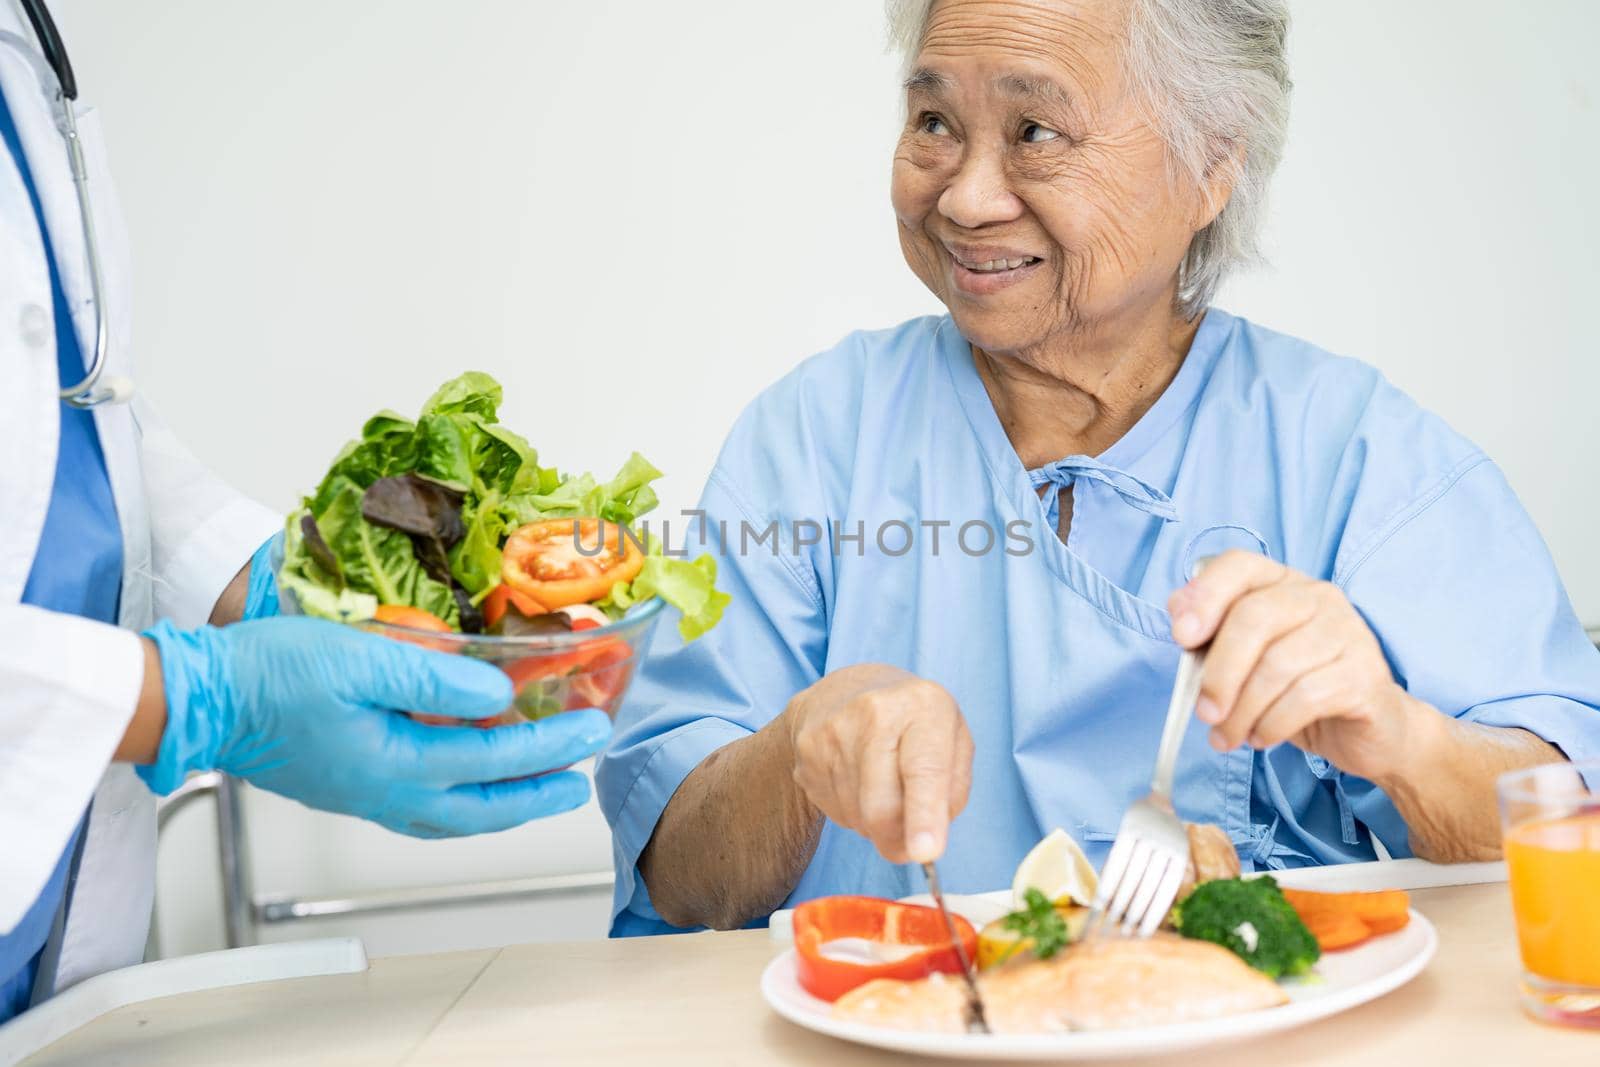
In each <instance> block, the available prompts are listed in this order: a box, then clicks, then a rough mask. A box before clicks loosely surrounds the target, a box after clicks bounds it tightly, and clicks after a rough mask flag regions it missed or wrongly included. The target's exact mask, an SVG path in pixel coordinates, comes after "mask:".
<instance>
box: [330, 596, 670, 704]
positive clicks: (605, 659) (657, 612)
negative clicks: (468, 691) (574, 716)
mask: <svg viewBox="0 0 1600 1067" xmlns="http://www.w3.org/2000/svg"><path fill="white" fill-rule="evenodd" d="M665 606H666V602H665V601H663V600H661V599H660V598H659V597H653V598H651V599H650V600H647V601H645V602H644V603H642V604H638V605H636V606H635V607H634V608H633V609H632V610H630V611H629V612H628V614H627V615H625V616H624V617H623V618H621V619H619V620H617V621H616V622H613V623H610V624H609V625H606V626H598V627H594V628H593V629H588V630H568V631H562V632H560V633H549V634H527V635H516V636H499V635H495V634H462V633H440V632H437V631H434V630H420V629H415V628H413V627H410V626H400V625H397V624H395V623H387V622H378V621H376V620H368V621H366V622H360V623H356V624H355V625H357V626H359V627H361V628H362V629H364V630H367V631H368V632H370V633H375V634H381V635H382V636H384V637H388V638H392V639H393V640H396V641H406V642H409V643H411V644H414V645H420V646H422V647H423V648H430V649H434V650H435V651H438V652H449V653H453V654H455V655H459V656H471V657H472V658H473V659H478V660H483V661H484V662H485V663H492V664H494V665H495V666H496V667H499V668H500V669H501V670H502V671H504V672H505V673H506V676H507V677H508V678H510V679H511V685H512V690H513V692H514V693H515V694H516V695H515V697H514V698H513V699H512V702H511V706H510V707H508V708H506V710H505V711H503V712H501V713H500V714H499V715H496V716H493V717H491V718H487V719H475V720H461V719H453V718H449V717H446V716H439V715H428V714H423V713H418V712H414V713H412V718H414V719H417V720H418V721H420V722H425V723H430V724H433V725H455V724H460V725H470V726H481V727H490V726H505V725H508V724H513V723H519V722H524V721H533V720H537V719H542V718H545V717H546V716H549V715H554V714H556V713H558V712H562V711H573V710H575V709H577V708H599V709H600V710H601V711H603V712H605V713H606V714H607V715H609V716H611V717H612V718H615V717H616V714H617V711H618V710H619V709H620V708H621V706H622V698H623V695H624V694H625V693H627V691H628V684H629V683H630V682H632V681H633V672H634V668H635V667H637V666H638V663H639V661H640V659H642V658H643V656H644V654H645V650H646V649H647V648H648V647H649V644H650V635H651V633H652V632H654V630H655V627H656V621H657V620H658V619H659V618H660V616H661V609H662V608H664V607H665Z"/></svg>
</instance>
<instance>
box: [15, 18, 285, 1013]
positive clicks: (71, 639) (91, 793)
mask: <svg viewBox="0 0 1600 1067" xmlns="http://www.w3.org/2000/svg"><path fill="white" fill-rule="evenodd" d="M70 29H71V27H70V26H68V27H65V28H64V31H63V36H64V37H66V38H68V39H69V40H70V37H71V33H70ZM54 84H55V78H54V75H53V74H51V73H50V71H49V68H48V66H47V65H46V64H45V63H44V60H43V57H42V56H41V55H40V53H39V51H38V48H37V43H36V41H35V40H34V38H33V35H32V32H31V30H29V29H28V28H27V22H26V19H25V17H24V16H23V14H22V12H21V9H20V7H19V6H18V5H17V4H16V3H15V0H0V89H3V91H4V93H5V99H6V103H7V104H8V106H9V107H10V110H11V114H12V117H13V120H14V121H15V123H16V126H17V132H18V135H19V137H20V139H21V142H22V145H23V149H24V151H25V153H26V155H27V157H28V163H29V167H30V169H31V170H32V172H33V177H34V181H35V183H36V185H37V187H38V190H39V196H40V201H41V203H42V204H43V208H44V214H45V217H46V223H47V226H48V229H49V231H50V237H51V242H52V244H53V246H54V248H55V253H56V259H57V263H58V264H59V269H60V272H61V278H62V284H63V286H64V288H65V290H66V293H67V297H68V300H69V303H70V304H71V306H72V308H73V321H74V325H75V326H76V328H77V331H78V337H79V341H80V343H81V344H82V346H83V350H84V352H85V353H86V358H87V353H90V352H92V351H93V337H94V323H95V316H94V308H93V306H92V304H91V301H90V296H89V282H88V277H87V273H86V265H85V259H84V252H83V247H84V246H83V237H82V231H81V226H80V219H79V214H78V204H77V199H76V196H75V194H74V191H73V186H72V178H71V174H70V171H69V169H68V165H67V159H66V150H65V148H64V146H63V142H62V140H61V137H60V135H59V133H58V132H57V130H56V128H55V120H54V117H53V114H52V111H51V107H50V97H49V96H47V95H46V94H47V90H46V88H45V86H50V87H52V88H53V86H54ZM78 114H79V118H78V126H79V129H80V131H81V133H82V136H83V140H84V144H85V149H86V152H87V156H88V166H89V171H90V190H91V195H92V199H93V205H94V211H95V217H96V225H97V228H98V234H99V238H100V248H101V257H102V259H103V261H104V271H105V284H106V288H107V304H108V306H109V309H110V313H111V339H112V344H111V360H112V362H111V364H110V366H109V367H108V369H107V370H108V373H110V374H122V375H127V376H129V377H132V376H133V368H132V365H131V362H130V359H129V357H130V353H131V351H132V347H131V343H130V342H131V335H130V333H129V320H130V317H129V311H130V304H131V289H130V284H129V272H128V255H127V238H126V233H125V231H124V228H123V225H122V219H121V217H120V213H119V211H118V209H117V200H116V196H115V193H114V190H113V189H112V187H111V179H110V174H109V173H108V171H107V169H106V161H105V155H104V151H103V145H102V142H101V138H100V128H99V121H98V116H97V115H96V113H95V111H94V109H93V108H92V107H90V106H88V105H87V104H86V103H85V102H83V101H81V100H80V102H79V111H78ZM51 308H52V301H51V292H50V277H49V271H48V268H47V265H46V261H45V254H44V247H43V244H42V243H41V241H40V239H39V230H38V226H37V224H36V222H35V216H34V212H33V208H32V206H31V205H30V203H29V201H28V196H27V191H26V189H25V187H24V186H23V183H22V180H21V177H20V175H19V174H18V173H17V171H16V169H15V168H14V167H13V166H12V165H11V160H10V158H9V155H8V154H5V153H3V152H0V851H3V854H4V857H5V858H4V862H3V863H0V931H9V930H11V929H12V928H13V927H14V926H15V925H16V924H17V922H18V921H19V920H20V919H21V918H22V916H23V914H24V913H25V912H26V911H27V910H28V908H29V906H30V905H31V904H32V903H33V901H34V900H35V898H36V897H37V896H38V894H39V892H40V890H41V888H42V887H43V886H44V884H45V881H46V880H47V878H48V877H49V875H50V872H51V870H52V869H53V868H54V866H55V863H56V861H57V859H58V858H59V856H60V855H61V852H62V849H63V847H64V846H65V844H66V842H67V840H68V838H69V837H70V836H71V833H72V829H73V827H74V826H76V825H77V823H78V821H79V820H80V819H81V818H82V816H83V812H84V809H85V807H86V806H87V805H88V804H89V801H90V798H91V797H93V799H94V806H93V809H92V816H91V818H90V821H89V826H88V836H87V838H86V843H85V846H84V853H83V858H82V861H81V866H80V869H79V876H78V882H77V888H76V892H75V894H74V896H73V899H72V904H71V910H70V912H69V919H68V924H67V928H66V933H65V937H64V939H63V941H62V948H61V955H60V960H59V964H58V970H57V982H56V988H57V989H61V988H65V987H67V986H69V985H72V984H73V983H75V982H77V981H80V980H82V979H83V978H86V977H89V976H90V975H93V974H97V973H99V972H101V971H104V970H108V969H110V968H113V967H119V966H124V965H127V964H130V963H136V962H138V961H139V959H140V956H141V955H142V952H143V947H144V941H145V936H146V932H147V930H148V926H149V918H150V909H151V903H152V899H153V897H154V874H155V805H154V798H153V797H152V796H151V795H150V792H149V791H148V790H147V789H146V788H145V787H144V784H143V783H142V782H141V781H140V780H139V779H138V778H137V777H136V776H135V775H134V773H133V771H132V769H131V768H130V767H128V766H126V765H124V764H112V763H111V754H112V752H113V751H114V749H115V748H116V745H117V742H118V740H119V739H120V738H121V736H122V732H123V730H124V728H125V727H126V725H127V722H128V720H129V718H130V717H131V715H132V711H133V708H134V704H135V700H136V697H137V694H138V692H139V688H140V684H141V682H142V679H143V676H144V665H143V658H142V652H141V650H140V645H139V641H138V639H137V637H136V635H135V633H134V632H133V631H135V630H137V629H140V628H142V627H145V626H148V625H149V624H150V623H151V622H153V621H154V620H156V619H158V618H170V619H172V620H174V621H175V622H176V623H178V624H179V625H183V626H194V625H199V624H201V623H204V622H205V621H206V619H207V618H208V617H209V615H210V613H211V609H212V606H213V605H214V604H215V603H216V600H217V597H218V596H219V595H220V594H221V592H222V590H223V589H224V588H225V587H226V585H227V584H228V582H229V581H230V580H231V579H232V577H233V576H234V574H235V573H237V572H238V570H239V568H240V567H241V566H242V565H243V564H244V563H245V562H246V561H247V560H248V559H249V557H250V554H251V553H252V552H253V551H254V550H255V549H256V547H257V546H259V545H260V544H261V543H262V541H264V540H265V539H266V538H267V537H269V536H271V534H272V532H273V531H274V530H275V529H276V528H277V527H278V525H279V522H280V519H279V518H278V517H277V516H276V515H274V514H273V513H272V512H270V511H268V510H267V509H265V508H263V507H261V506H260V505H258V504H256V503H254V502H252V501H250V500H248V499H246V498H244V497H242V496H240V495H239V494H237V493H235V492H233V491H232V490H230V489H229V488H228V487H227V486H225V485H223V484H222V483H221V482H220V481H218V480H217V479H216V478H215V477H214V476H213V475H212V474H210V473H209V472H208V471H207V470H206V469H205V468H204V467H203V466H201V465H200V464H199V463H198V462H197V461H196V460H195V459H194V458H193V457H192V456H191V455H190V454H189V453H187V452H186V451H185V450H184V449H183V448H182V447H181V446H179V445H178V443H177V442H176V441H175V440H174V439H173V438H172V436H171V435H170V434H169V433H168V432H167V431H166V430H165V429H164V428H163V427H162V426H161V425H160V424H159V423H158V422H157V421H156V420H155V418H154V415H153V414H152V413H151V411H150V410H149V408H148V406H146V405H145V404H144V403H143V402H142V401H140V400H136V401H135V402H134V404H133V405H132V406H129V405H117V406H102V407H100V408H98V409H96V411H95V425H96V427H97V428H98V430H99V434H100V443H101V448H102V450H103V452H104V454H105V459H106V466H107V470H108V473H109V475H110V479H111V488H112V493H113V495H114V497H115V499H116V505H117V515H118V519H119V522H120V524H121V527H122V542H123V552H124V559H125V562H124V570H123V578H122V600H121V618H120V623H121V627H120V628H119V627H116V626H109V625H103V624H101V623H96V622H90V621H87V620H84V619H78V618H73V617H71V616H66V615H60V614H56V613H52V612H46V611H42V610H40V609H37V608H32V607H27V606H23V605H22V604H21V603H20V600H21V596H22V590H23V586H24V584H25V583H26V582H27V579H28V574H29V571H30V570H31V568H32V565H33V559H34V556H35V553H36V552H37V550H38V547H39V537H40V531H41V529H42V528H43V525H44V518H45V509H46V508H47V507H48V505H49V500H50V492H51V486H52V481H53V478H54V473H55V462H56V447H57V441H58V435H59V431H60V408H61V404H60V401H59V400H58V399H57V396H56V390H57V367H56V356H55V338H54V330H53V322H54V319H53V315H52V311H51ZM197 370H198V368H197ZM108 767H109V769H108Z"/></svg>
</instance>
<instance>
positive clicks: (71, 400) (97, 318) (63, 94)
mask: <svg viewBox="0 0 1600 1067" xmlns="http://www.w3.org/2000/svg"><path fill="white" fill-rule="evenodd" d="M22 9H23V11H24V12H26V13H27V16H28V21H29V22H30V23H32V24H33V32H34V34H35V35H36V36H37V37H38V38H39V48H40V49H41V50H42V51H43V52H44V58H45V61H46V62H48V63H49V64H50V69H51V70H53V71H55V75H56V97H55V105H56V117H57V119H58V123H57V128H58V129H59V130H60V131H61V137H62V139H63V140H65V141H66V143H67V160H68V162H69V163H70V164H71V166H72V185H73V188H74V189H76V190H77V193H78V215H79V217H81V218H82V219H83V246H84V255H85V257H86V258H87V259H88V262H89V291H90V294H91V295H92V296H93V298H94V358H93V359H91V360H90V361H89V369H88V372H87V373H86V374H84V376H83V380H82V381H80V382H78V383H77V384H76V385H70V386H67V387H66V388H65V389H62V390H61V399H62V401H63V402H65V403H67V404H70V405H72V406H73V407H75V408H92V407H97V406H99V405H100V404H122V403H126V402H127V401H129V400H131V399H132V398H133V383H132V382H130V381H129V380H128V379H126V378H123V377H119V376H116V375H111V376H105V378H104V381H102V380H101V379H102V376H103V375H104V372H105V368H106V352H107V351H108V350H109V349H110V347H111V324H110V322H109V321H108V319H107V316H106V294H105V283H104V281H103V279H102V277H101V272H100V243H99V242H98V241H97V240H96V239H95V232H94V211H93V210H92V209H91V208H90V206H89V168H88V166H87V165H86V164H85V163H84V159H83V143H82V142H81V141H80V140H79V139H78V116H77V112H76V111H75V110H74V109H73V101H75V100H77V99H78V79H77V78H75V77H74V76H73V73H72V61H71V60H69V59H68V58H67V50H66V48H65V47H64V46H63V45H62V44H61V34H60V32H59V31H57V30H56V23H55V20H54V19H52V18H51V17H50V11H49V9H48V8H46V7H45V6H44V0H22Z"/></svg>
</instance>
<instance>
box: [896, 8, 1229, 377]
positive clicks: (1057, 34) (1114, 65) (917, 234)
mask: <svg viewBox="0 0 1600 1067" xmlns="http://www.w3.org/2000/svg"><path fill="white" fill-rule="evenodd" d="M1126 17H1127V15H1126V11H1125V7H1124V2H1123V0H940V2H939V3H937V4H936V5H935V7H934V10H933V13H932V16H931V18H930V20H929V23H928V28H927V32H926V34H925V35H924V37H923V41H922V47H921V50H920V52H919V53H918V55H917V58H916V61H915V63H914V64H913V66H912V75H911V77H910V79H909V80H908V82H907V97H906V104H907V112H906V126H905V130H904V132H903V133H902V134H901V137H900V142H899V146H898V147H897V149H896V151H895V160H894V186H893V200H894V210H895V215H896V217H897V219H898V221H899V227H900V244H901V247H902V249H903V250H904V252H905V257H906V262H907V263H908V264H910V266H911V269H912V270H913V271H914V272H916V275H917V277H919V278H921V279H922V281H923V283H924V284H925V285H927V286H928V288H929V289H931V290H933V292H934V294H935V295H937V296H938V297H939V299H940V300H942V301H943V302H944V303H945V305H946V306H947V307H948V308H949V309H950V312H951V314H952V315H953V316H954V317H955V320H956V323H957V325H958V326H960V328H961V331H962V333H963V334H964V335H965V336H966V337H967V339H968V340H970V341H972V342H973V343H974V344H976V345H978V346H979V347H980V348H983V349H985V350H987V351H990V352H1018V351H1023V350H1026V349H1029V348H1031V347H1035V346H1039V345H1045V344H1048V343H1049V342H1050V340H1051V339H1052V338H1054V337H1059V336H1061V335H1063V334H1068V333H1071V332H1073V331H1081V330H1084V329H1098V328H1101V327H1104V326H1106V325H1108V324H1110V325H1112V326H1113V330H1114V325H1115V323H1116V322H1117V321H1118V320H1121V319H1126V320H1128V322H1130V323H1132V322H1134V321H1138V320H1139V319H1141V318H1142V317H1144V316H1147V315H1148V314H1149V313H1150V312H1151V310H1152V309H1154V308H1158V307H1159V308H1163V309H1170V308H1171V306H1172V303H1173V298H1174V293H1175V291H1176V276H1177V271H1178V266H1179V264H1180V263H1181V262H1182V259H1183V255H1184V252H1185V251H1186V250H1187V248H1188V246H1189V241H1190V238H1191V237H1192V236H1193V235H1194V233H1195V232H1196V231H1197V230H1199V229H1200V228H1202V227H1203V226H1204V225H1205V224H1206V223H1207V222H1209V221H1210V219H1211V218H1212V217H1213V216H1214V214H1215V212H1214V211H1208V210H1207V209H1206V206H1205V204H1206V200H1207V197H1206V196H1205V195H1204V194H1202V193H1201V192H1199V191H1195V190H1185V188H1184V184H1185V183H1179V182H1173V181H1172V180H1171V179H1170V178H1169V176H1168V174H1169V172H1168V168H1167V160H1166V154H1165V150H1164V146H1163V144H1162V142H1161V140H1160V137H1159V136H1158V134H1157V133H1156V132H1155V130H1153V129H1152V128H1151V127H1150V126H1149V125H1148V123H1147V121H1146V119H1145V118H1144V116H1143V113H1142V111H1141V109H1140V108H1139V106H1138V103H1137V101H1136V100H1135V99H1134V97H1133V94H1132V93H1131V92H1130V91H1129V89H1128V86H1127V84H1126V80H1125V78H1124V74H1123V70H1122V64H1121V55H1120V53H1121V44H1122V41H1123V38H1124V33H1125V30H1124V27H1125V22H1126ZM1218 206H1219V207H1220V204H1219V205H1218Z"/></svg>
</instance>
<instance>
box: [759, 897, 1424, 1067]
mask: <svg viewBox="0 0 1600 1067" xmlns="http://www.w3.org/2000/svg"><path fill="white" fill-rule="evenodd" d="M1438 944H1439V936H1438V934H1437V933H1436V932H1435V931H1434V928H1433V924H1432V923H1430V922H1429V921H1428V920H1427V919H1425V918H1423V917H1422V916H1421V915H1419V914H1417V912H1416V911H1414V910H1413V911H1412V912H1411V922H1410V923H1408V924H1407V925H1406V927H1405V929H1403V930H1400V931H1398V932H1396V933H1392V934H1385V935H1384V936H1382V937H1378V938H1374V939H1373V940H1371V941H1369V942H1367V943H1366V944H1364V945H1361V946H1360V947H1358V948H1353V949H1348V950H1346V951H1343V952H1334V953H1329V954H1328V955H1325V956H1323V957H1322V959H1321V960H1319V961H1318V962H1317V967H1316V974H1315V976H1314V977H1312V978H1311V979H1310V980H1303V979H1300V980H1290V981H1286V982H1284V983H1283V985H1284V990H1285V991H1286V992H1287V993H1288V994H1289V1003H1288V1004H1284V1005H1282V1006H1281V1007H1276V1008H1266V1009H1263V1010H1261V1011H1253V1012H1246V1013H1245V1014H1243V1015H1229V1016H1226V1017H1224V1018H1221V1019H1209V1020H1206V1021H1204V1022H1194V1023H1177V1024H1174V1025H1172V1026H1160V1027H1151V1028H1147V1029H1143V1030H1098V1031H1092V1032H1084V1033H1070V1034H1026V1035H1020V1034H1019V1035H1005V1034H928V1033H915V1032H911V1031H905V1030H890V1029H886V1028H884V1027H880V1026H867V1025H865V1024H863V1023H857V1022H845V1021H842V1020H838V1019H835V1018H833V1016H832V1015H830V1014H829V1009H830V1008H831V1005H829V1004H828V1003H827V1002H826V1001H822V1000H818V999H817V998H816V997H814V996H812V995H811V994H810V993H807V992H806V991H805V990H804V989H801V988H800V983H799V982H798V981H797V980H796V978H795V968H794V950H793V949H789V950H787V951H785V952H784V953H783V954H782V955H780V956H779V957H778V958H777V959H775V960H773V961H772V962H771V963H770V964H769V965H768V966H767V969H766V972H765V973H763V974H762V976H761V994H762V996H764V997H766V998H767V1003H768V1004H770V1005H772V1009H773V1010H774V1011H776V1012H777V1013H778V1014H779V1015H782V1016H783V1017H784V1018H785V1019H788V1020H789V1021H791V1022H794V1023H798V1024H800V1025H801V1026H804V1027H806V1028H807V1029H808V1030H815V1031H817V1032H818V1033H822V1034H828V1035H830V1036H832V1037H838V1038H843V1039H844V1040H846V1041H854V1042H856V1043H857V1044H861V1045H875V1046H877V1047H878V1048H887V1049H894V1050H896V1051H900V1052H911V1053H916V1054H919V1055H923V1056H940V1057H951V1058H963V1059H973V1060H1008V1061H1022V1060H1076V1059H1096V1058H1106V1057H1115V1056H1147V1055H1151V1054H1156V1053H1166V1052H1177V1051H1180V1050H1185V1049H1193V1048H1199V1047H1201V1046H1202V1045H1212V1044H1217V1043H1219V1042H1224V1041H1239V1040H1243V1039H1245V1038H1250V1037H1259V1036H1260V1035H1262V1034H1270V1033H1273V1032H1275V1031H1278V1030H1287V1029H1288V1028H1289V1027H1291V1026H1300V1025H1302V1024H1304V1023H1309V1022H1312V1021H1313V1020H1316V1019H1323V1018H1326V1017H1327V1016H1329V1015H1335V1014H1337V1013H1339V1012H1341V1011H1346V1010H1348V1009H1350V1008H1353V1007H1355V1006H1356V1005H1357V1004H1365V1003H1366V1002H1367V1001H1369V1000H1375V999H1377V998H1378V997H1381V996H1383V995H1384V994H1385V993H1388V992H1390V991H1392V990H1394V989H1398V988H1399V987H1400V986H1402V985H1404V984H1405V983H1406V982H1409V981H1410V980H1411V979H1412V978H1415V977H1416V976H1417V974H1418V972H1420V971H1421V970H1422V968H1424V967H1426V966H1427V964H1428V961H1429V960H1430V959H1432V958H1433V952H1434V949H1435V948H1437V947H1438Z"/></svg>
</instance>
